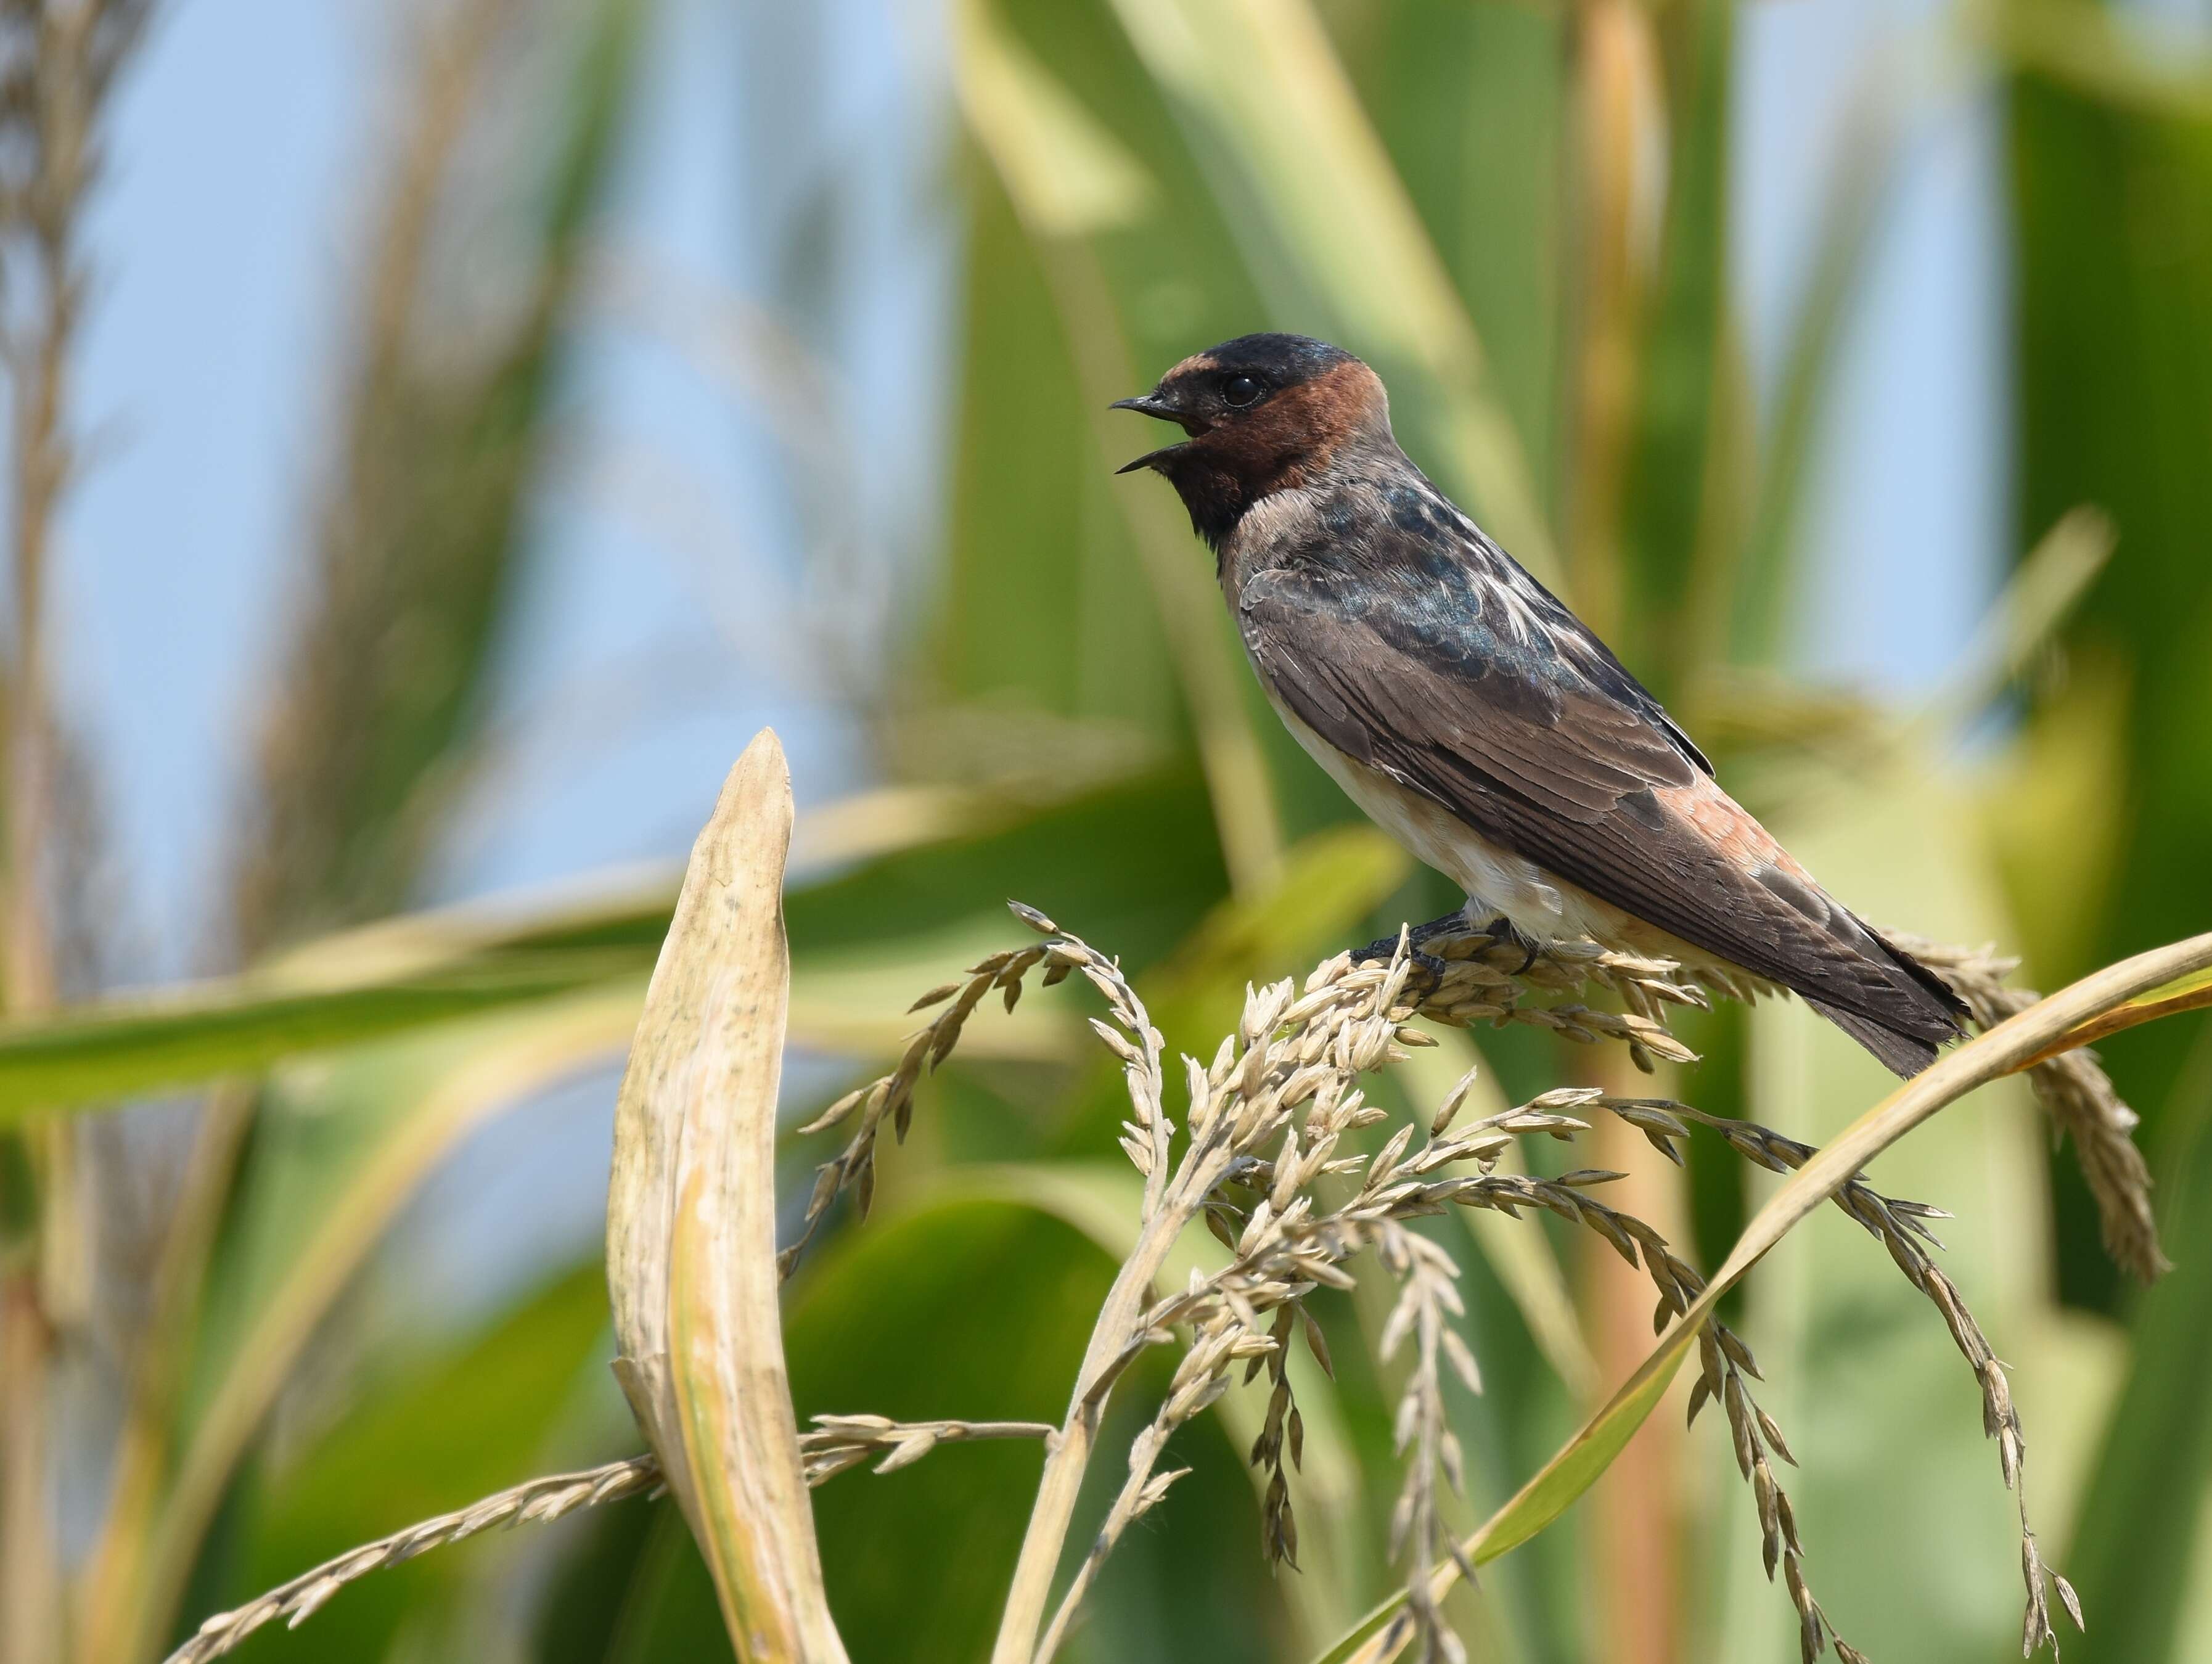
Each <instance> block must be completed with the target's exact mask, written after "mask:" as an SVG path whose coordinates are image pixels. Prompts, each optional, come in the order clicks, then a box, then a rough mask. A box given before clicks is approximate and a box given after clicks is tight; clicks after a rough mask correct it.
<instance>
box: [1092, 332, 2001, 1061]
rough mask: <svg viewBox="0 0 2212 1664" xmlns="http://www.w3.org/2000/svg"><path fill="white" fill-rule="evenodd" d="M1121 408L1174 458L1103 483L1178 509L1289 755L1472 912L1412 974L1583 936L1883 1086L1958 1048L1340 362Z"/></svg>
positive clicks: (1278, 352)
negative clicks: (1807, 1017) (1800, 1012)
mask: <svg viewBox="0 0 2212 1664" xmlns="http://www.w3.org/2000/svg"><path fill="white" fill-rule="evenodd" d="M1114 408H1115V409H1116V410H1136V411H1139V412H1140V413H1142V414H1143V415H1146V416H1158V417H1159V418H1161V419H1162V420H1164V421H1168V422H1175V423H1176V424H1177V425H1178V426H1180V427H1181V428H1182V430H1183V432H1184V434H1186V435H1187V436H1188V437H1187V438H1186V439H1185V440H1183V442H1182V443H1181V444H1179V445H1170V446H1167V447H1165V448H1164V449H1163V450H1158V451H1154V452H1151V453H1149V454H1148V455H1146V456H1142V457H1139V458H1138V459H1136V460H1135V461H1134V462H1132V463H1130V464H1129V465H1128V466H1127V468H1124V469H1123V470H1121V471H1122V472H1124V473H1127V472H1128V471H1130V470H1131V469H1137V468H1149V469H1152V470H1153V471H1156V472H1158V473H1160V474H1163V475H1164V476H1165V477H1167V479H1168V481H1169V482H1170V483H1171V484H1172V485H1173V486H1174V487H1175V489H1176V491H1177V493H1179V494H1180V495H1181V496H1182V501H1183V505H1184V507H1187V508H1188V510H1189V511H1190V523H1191V526H1192V529H1193V530H1194V531H1196V532H1197V533H1198V535H1199V536H1200V537H1202V538H1204V539H1205V540H1206V543H1207V544H1208V545H1209V546H1211V547H1212V550H1213V552H1214V556H1215V560H1216V566H1217V570H1218V575H1219V578H1220V581H1221V591H1222V594H1223V595H1224V596H1225V598H1227V600H1228V602H1229V608H1230V611H1231V614H1232V615H1234V616H1235V618H1236V621H1237V629H1238V631H1239V632H1240V633H1241V634H1242V635H1243V640H1244V647H1245V651H1246V653H1248V654H1249V656H1250V658H1251V660H1252V667H1253V669H1254V670H1255V671H1256V672H1257V673H1258V675H1259V677H1260V684H1261V687H1262V688H1263V689H1266V691H1267V698H1268V701H1269V702H1270V703H1272V704H1273V706H1274V708H1275V710H1276V712H1277V714H1279V715H1280V716H1281V718H1282V719H1283V721H1284V722H1285V725H1287V726H1288V727H1289V728H1290V731H1291V733H1292V734H1293V735H1295V736H1296V737H1297V740H1298V743H1299V744H1302V745H1304V747H1305V749H1306V750H1308V751H1309V752H1310V753H1311V754H1312V755H1313V756H1314V758H1315V760H1316V762H1319V763H1320V764H1321V766H1322V768H1325V769H1327V770H1328V772H1329V774H1331V775H1333V776H1334V778H1335V780H1336V781H1337V783H1338V784H1339V785H1340V786H1342V787H1343V788H1344V789H1345V791H1346V793H1349V794H1350V795H1351V797H1352V800H1353V801H1354V802H1355V803H1357V804H1358V805H1359V806H1360V807H1361V808H1362V809H1364V810H1365V811H1367V813H1368V814H1369V815H1370V817H1373V819H1374V820H1375V821H1376V823H1379V824H1380V825H1381V826H1382V827H1383V829H1385V830H1387V831H1388V832H1389V833H1390V834H1391V835H1393V836H1394V837H1395V838H1396V839H1397V840H1398V841H1399V842H1400V843H1401V844H1403V845H1404V846H1405V847H1407V849H1408V850H1409V851H1411V852H1412V853H1413V854H1414V855H1416V856H1418V857H1419V859H1421V860H1423V861H1425V862H1426V863H1427V864H1428V865H1431V866H1432V867H1434V868H1436V869H1437V871H1440V872H1442V873H1443V874H1444V875H1445V876H1446V877H1448V878H1450V879H1452V880H1453V881H1454V882H1455V884H1459V885H1460V886H1461V887H1462V889H1463V890H1465V891H1466V892H1467V897H1468V902H1467V907H1466V908H1465V909H1464V910H1462V912H1460V913H1455V914H1450V915H1449V916H1448V917H1446V918H1443V919H1439V920H1434V921H1432V922H1431V923H1430V924H1426V925H1423V926H1419V927H1418V928H1417V929H1415V930H1414V931H1413V932H1412V935H1413V946H1414V948H1415V949H1416V950H1418V949H1419V947H1420V944H1422V943H1424V942H1426V941H1431V940H1434V939H1435V938H1437V937H1439V936H1443V935H1447V934H1465V933H1468V932H1470V931H1475V930H1482V929H1487V930H1488V931H1489V932H1491V933H1492V934H1493V935H1500V936H1503V935H1505V934H1509V933H1510V934H1511V935H1512V936H1514V937H1516V938H1517V939H1519V940H1520V941H1521V942H1522V944H1524V946H1526V947H1527V948H1528V950H1529V951H1530V952H1531V953H1532V954H1533V953H1534V951H1536V950H1537V949H1539V948H1540V947H1541V946H1542V945H1543V944H1547V943H1548V942H1553V941H1557V940H1563V939H1568V938H1591V939H1594V940H1595V941H1597V942H1598V943H1600V944H1602V945H1604V946H1607V947H1609V948H1614V949H1617V950H1623V951H1626V952H1630V953H1636V954H1645V955H1662V956H1667V957H1669V958H1674V959H1676V960H1679V961H1680V962H1681V963H1683V964H1684V965H1685V967H1686V968H1687V969H1691V970H1692V971H1693V972H1694V971H1697V970H1699V969H1717V970H1720V971H1723V972H1725V973H1729V974H1731V975H1734V976H1736V977H1742V976H1745V975H1748V976H1749V977H1750V978H1752V979H1753V980H1755V981H1759V982H1764V983H1769V984H1776V985H1779V986H1780V987H1786V988H1790V989H1793V990H1795V991H1796V993H1797V994H1798V995H1799V997H1800V998H1802V999H1804V1000H1805V1002H1806V1003H1807V1004H1808V1005H1811V1006H1812V1007H1813V1009H1814V1011H1818V1012H1820V1014H1821V1015H1822V1016H1823V1017H1826V1018H1827V1019H1828V1020H1829V1021H1831V1022H1832V1023H1835V1024H1836V1025H1837V1026H1838V1028H1840V1029H1843V1030H1844V1032H1845V1033H1846V1034H1848V1035H1850V1036H1851V1038H1852V1039H1854V1040H1856V1041H1857V1042H1859V1043H1860V1044H1861V1045H1862V1046H1864V1047H1865V1048H1867V1049H1868V1050H1869V1051H1870V1052H1872V1053H1873V1054H1875V1056H1876V1057H1878V1058H1880V1059H1881V1060H1882V1062H1884V1063H1886V1064H1887V1065H1888V1066H1889V1067H1891V1068H1892V1069H1893V1070H1895V1071H1896V1072H1898V1073H1899V1074H1900V1075H1910V1074H1913V1073H1916V1072H1918V1071H1919V1070H1921V1069H1923V1068H1925V1067H1927V1066H1928V1065H1929V1063H1931V1062H1932V1061H1934V1060H1935V1057H1936V1048H1937V1047H1938V1046H1939V1045H1941V1044H1942V1042H1945V1041H1948V1040H1950V1039H1953V1038H1954V1037H1955V1036H1956V1035H1958V1034H1959V1032H1960V1028H1959V1018H1960V1016H1962V1015H1963V1014H1964V1007H1963V1006H1962V1005H1960V1002H1959V1000H1958V998H1957V996H1955V995H1954V993H1952V992H1951V990H1950V989H1949V988H1948V987H1947V986H1945V984H1944V983H1943V982H1942V981H1940V980H1938V979H1937V978H1936V975H1934V974H1933V973H1931V972H1930V971H1929V970H1927V969H1925V968H1924V967H1923V966H1921V965H1920V964H1918V963H1916V962H1915V961H1914V960H1913V958H1912V957H1911V955H1909V954H1907V953H1905V952H1904V951H1902V950H1899V948H1897V947H1896V946H1894V945H1893V944H1891V943H1889V942H1887V941H1885V940H1884V939H1883V938H1882V937H1881V934H1880V933H1879V932H1875V930H1873V929H1871V928H1870V927H1869V926H1868V925H1867V924H1866V923H1865V922H1864V921H1863V920H1860V919H1859V918H1857V917H1856V916H1855V915H1854V914H1852V913H1851V912H1850V909H1849V908H1845V907H1844V906H1842V905H1841V904H1840V903H1839V902H1836V901H1835V900H1834V899H1833V898H1832V897H1831V896H1829V895H1828V894H1827V893H1826V891H1825V890H1822V889H1821V888H1820V885H1819V884H1816V883H1814V880H1813V877H1812V875H1811V874H1810V873H1808V871H1806V870H1805V869H1804V868H1803V867H1802V865H1799V864H1798V863H1797V862H1796V860H1795V859H1792V858H1791V856H1790V853H1789V852H1788V851H1787V850H1785V849H1784V848H1783V847H1782V846H1781V845H1780V844H1778V843H1777V842H1776V841H1775V840H1774V839H1773V837H1772V836H1771V835H1770V834H1769V833H1768V832H1767V830H1766V829H1765V827H1763V826H1761V825H1760V824H1759V822H1758V821H1757V820H1756V819H1754V818H1753V817H1752V816H1751V814H1750V813H1749V812H1748V811H1746V810H1745V809H1744V808H1743V807H1742V806H1741V805H1739V804H1738V803H1737V802H1736V801H1735V799H1733V798H1731V797H1730V796H1729V794H1728V793H1726V792H1724V791H1723V790H1722V789H1721V787H1720V786H1719V785H1718V784H1717V782H1716V781H1715V780H1714V779H1713V770H1712V765H1711V763H1710V762H1707V761H1706V760H1705V754H1704V753H1703V752H1701V751H1700V750H1699V749H1698V747H1697V745H1696V744H1695V743H1694V742H1692V740H1691V738H1690V737H1689V736H1688V735H1687V734H1686V733H1684V732H1682V730H1681V728H1680V726H1678V725H1677V724H1676V723H1675V721H1674V719H1673V718H1671V717H1670V716H1668V714H1667V713H1666V711H1665V709H1664V708H1662V707H1661V705H1660V703H1659V701H1657V700H1656V699H1655V698H1654V697H1652V695H1651V694H1650V692H1649V691H1648V690H1647V689H1645V688H1644V686H1643V684H1642V683H1639V682H1638V681H1637V679H1636V678H1635V677H1633V676H1632V675H1630V674H1629V673H1628V671H1626V669H1624V668H1623V667H1622V665H1621V663H1620V660H1619V659H1616V658H1614V657H1613V653H1612V652H1611V651H1610V650H1609V649H1608V648H1607V647H1606V645H1605V644H1604V643H1603V642H1602V641H1599V640H1598V638H1597V637H1596V636H1595V635H1593V634H1592V633H1591V632H1590V630H1589V629H1588V628H1587V627H1586V626H1585V625H1584V624H1583V622H1582V621H1581V620H1579V619H1578V618H1577V617H1576V616H1574V615H1573V614H1572V613H1571V612H1570V611H1568V610H1567V609H1566V608H1565V606H1564V605H1562V604H1560V603H1559V601H1558V600H1557V599H1556V598H1553V595H1552V594H1551V592H1549V591H1547V590H1546V589H1545V588H1544V586H1542V585H1541V584H1540V583H1538V582H1537V581H1536V580H1534V578H1532V577H1530V576H1529V575H1528V573H1527V572H1525V571H1523V570H1522V568H1521V567H1520V565H1519V564H1518V563H1517V562H1515V561H1514V560H1513V559H1512V558H1511V557H1510V556H1508V555H1507V554H1506V553H1505V551H1504V550H1502V549H1500V548H1499V547H1498V545H1497V544H1495V543H1493V542H1492V541H1491V539H1490V538H1489V537H1487V536H1486V535H1485V534H1484V532H1483V531H1482V529H1481V528H1480V526H1478V525H1475V523H1474V521H1473V520H1472V519H1468V516H1467V515H1466V514H1464V513H1462V512H1461V511H1460V510H1459V509H1458V507H1455V505H1454V504H1453V503H1452V502H1451V501H1449V499H1448V498H1446V497H1445V496H1444V495H1443V493H1442V492H1441V491H1439V490H1437V488H1436V487H1435V486H1434V485H1432V484H1431V483H1429V481H1428V479H1427V477H1425V476H1424V475H1423V474H1422V472H1421V471H1420V470H1419V468H1417V467H1415V466H1414V465H1413V463H1412V461H1411V460H1410V459H1407V455H1406V453H1405V452H1403V451H1401V450H1400V449H1399V448H1398V443H1397V440H1395V438H1394V437H1393V436H1392V434H1391V432H1390V406H1389V397H1388V395H1387V394H1386V393H1385V392H1383V383H1382V381H1381V380H1380V379H1379V378H1378V377H1377V376H1376V374H1375V373H1374V371H1372V370H1370V368H1368V367H1367V366H1366V365H1365V364H1364V363H1362V362H1361V361H1359V360H1358V359H1357V358H1354V357H1353V356H1352V355H1351V354H1349V353H1346V352H1343V351H1340V349H1337V348H1335V347H1332V346H1329V345H1328V344H1327V343H1323V342H1320V341H1314V340H1309V339H1308V338H1306V337H1304V336H1297V335H1247V336H1243V337H1239V338H1237V340H1234V341H1228V342H1225V343H1222V344H1221V345H1220V346H1218V347H1214V348H1212V349H1209V350H1207V351H1206V352H1202V353H1200V354H1197V355H1195V356H1194V357H1191V358H1187V359H1185V360H1184V361H1182V363H1180V364H1178V365H1176V367H1174V368H1173V369H1171V370H1170V371H1169V372H1168V373H1167V374H1166V375H1165V376H1164V377H1163V378H1161V380H1160V383H1159V385H1158V386H1156V387H1155V388H1153V389H1152V392H1149V393H1146V394H1144V395H1143V396H1141V397H1139V398H1125V399H1121V400H1120V401H1119V402H1118V403H1117V404H1115V406H1114ZM1377 945H1378V946H1383V945H1385V944H1377ZM1390 945H1395V944H1390ZM1425 963H1427V965H1428V968H1429V969H1431V970H1436V969H1440V967H1438V966H1437V964H1436V963H1434V962H1433V961H1432V960H1428V961H1425Z"/></svg>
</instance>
